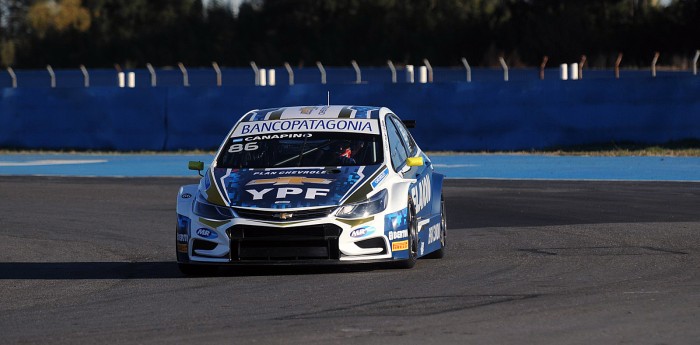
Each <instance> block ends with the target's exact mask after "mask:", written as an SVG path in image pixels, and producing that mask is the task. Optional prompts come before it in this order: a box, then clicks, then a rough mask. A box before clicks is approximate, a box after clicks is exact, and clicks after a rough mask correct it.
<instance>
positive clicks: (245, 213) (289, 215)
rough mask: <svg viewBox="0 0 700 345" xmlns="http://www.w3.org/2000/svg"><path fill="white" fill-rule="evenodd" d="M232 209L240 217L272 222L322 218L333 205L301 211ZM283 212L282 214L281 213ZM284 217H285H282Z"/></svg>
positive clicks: (328, 212)
mask: <svg viewBox="0 0 700 345" xmlns="http://www.w3.org/2000/svg"><path fill="white" fill-rule="evenodd" d="M233 209H234V211H236V214H238V216H239V217H241V218H248V219H256V220H267V221H273V222H283V221H295V220H307V219H316V218H324V217H326V216H328V215H329V214H331V212H333V210H335V207H324V208H315V209H312V210H301V211H285V210H284V209H280V210H276V211H261V210H255V209H249V208H239V207H234V208H233ZM283 214H284V215H283ZM282 217H284V218H285V219H282Z"/></svg>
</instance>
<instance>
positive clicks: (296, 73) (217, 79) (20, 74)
mask: <svg viewBox="0 0 700 345" xmlns="http://www.w3.org/2000/svg"><path fill="white" fill-rule="evenodd" d="M660 55H661V54H660V53H659V52H656V53H655V54H654V56H653V59H652V61H651V63H650V65H649V69H642V70H637V69H635V70H625V73H624V77H625V78H638V77H646V78H649V77H651V78H655V77H657V76H659V75H665V76H668V75H683V74H686V73H688V71H687V70H686V71H670V70H668V69H661V70H659V68H658V62H659V57H660ZM548 59H549V58H548V57H547V56H545V57H543V60H542V63H541V64H540V66H538V67H535V68H525V69H524V68H510V67H509V66H508V65H507V64H506V61H505V59H504V58H503V57H501V58H499V63H500V68H499V69H495V68H476V69H475V68H472V67H471V66H470V64H469V62H468V61H467V60H466V58H462V59H461V62H462V67H461V68H457V67H434V66H432V65H431V64H430V62H429V61H428V60H427V59H423V60H422V63H423V64H422V65H417V66H414V65H405V66H397V65H395V64H394V62H392V61H391V60H387V64H386V66H384V67H362V66H360V65H359V64H358V63H357V62H356V61H354V60H352V61H351V62H350V65H349V66H341V67H336V66H333V67H326V66H324V65H323V64H322V63H321V62H320V61H319V62H317V63H316V66H315V67H297V68H292V67H291V66H290V64H289V63H286V62H285V63H284V66H283V67H282V68H284V69H285V70H286V72H287V73H286V74H281V75H279V76H278V75H277V73H276V72H277V70H276V69H275V68H274V67H272V68H270V67H268V68H258V65H257V64H256V63H255V62H254V61H251V62H250V66H251V68H252V69H253V72H254V76H255V78H254V85H256V86H266V87H271V86H274V85H276V84H277V81H279V82H280V84H288V85H289V86H294V85H299V84H312V83H316V84H317V83H319V82H320V83H321V84H327V83H331V84H348V83H355V84H360V83H362V84H366V83H392V84H396V83H413V82H416V83H431V82H465V81H466V82H472V81H473V80H476V81H491V82H494V81H499V80H500V81H524V80H538V79H545V77H546V76H548V77H547V78H549V79H564V76H563V74H561V72H562V71H559V66H556V67H554V66H553V67H551V68H547V62H548ZM698 60H700V50H699V51H697V52H696V54H695V56H694V57H693V59H692V65H691V71H692V75H697V67H698ZM585 63H586V56H585V55H583V56H581V59H580V61H579V62H578V63H576V62H572V63H571V64H570V65H569V64H566V65H567V67H568V68H567V72H566V74H567V76H568V77H567V78H566V79H569V80H577V79H581V78H583V72H584V66H585ZM621 64H622V54H619V55H618V57H617V59H616V61H615V65H614V69H613V72H614V73H610V70H607V71H606V70H597V69H586V75H587V79H589V78H593V79H611V78H615V79H619V78H620V77H621V74H620V73H621ZM563 65H564V64H562V68H563ZM145 67H146V68H145V69H130V70H123V69H122V68H121V66H119V65H115V68H114V69H113V70H109V69H90V70H89V69H88V68H87V67H86V66H84V65H80V66H79V68H78V69H73V70H65V69H64V70H56V69H54V68H53V67H52V66H51V65H47V66H46V69H45V70H44V72H43V74H42V73H40V71H37V70H15V69H13V68H12V67H8V68H7V69H6V71H7V74H5V77H2V76H0V88H2V87H12V88H17V87H18V86H19V85H21V87H51V88H56V87H114V86H121V87H130V88H133V87H147V86H150V87H156V86H162V87H167V86H184V87H187V86H198V87H202V86H215V87H221V86H222V85H224V84H226V85H227V86H232V85H250V83H251V81H250V74H249V73H250V69H245V68H222V67H220V66H219V64H218V63H217V62H212V64H211V67H209V68H186V67H185V66H184V64H182V63H178V65H177V68H172V67H164V68H159V69H158V70H156V68H154V67H153V66H152V65H151V64H150V63H148V64H146V66H145ZM574 69H576V71H574ZM246 71H247V72H246ZM46 73H48V76H49V83H47V82H46ZM400 73H403V75H405V76H406V77H405V78H399V74H400ZM499 73H500V76H499V75H498V74H499ZM319 76H320V80H319ZM573 76H576V78H574V77H573ZM276 79H280V80H276ZM285 79H286V80H285ZM399 79H401V80H399ZM115 80H116V81H117V82H116V83H115Z"/></svg>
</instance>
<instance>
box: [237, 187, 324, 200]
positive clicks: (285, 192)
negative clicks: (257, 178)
mask: <svg viewBox="0 0 700 345" xmlns="http://www.w3.org/2000/svg"><path fill="white" fill-rule="evenodd" d="M274 189H275V188H265V189H262V190H257V189H246V190H245V191H246V192H248V193H250V194H251V195H252V196H253V200H262V199H263V197H264V196H265V194H267V193H269V192H271V191H272V190H274ZM330 191H331V190H330V189H325V188H307V189H306V193H304V190H303V189H301V188H277V193H273V195H274V194H276V196H275V198H276V199H286V198H287V196H291V195H300V194H302V193H304V199H308V200H314V199H316V197H317V196H326V195H328V193H329V192H330Z"/></svg>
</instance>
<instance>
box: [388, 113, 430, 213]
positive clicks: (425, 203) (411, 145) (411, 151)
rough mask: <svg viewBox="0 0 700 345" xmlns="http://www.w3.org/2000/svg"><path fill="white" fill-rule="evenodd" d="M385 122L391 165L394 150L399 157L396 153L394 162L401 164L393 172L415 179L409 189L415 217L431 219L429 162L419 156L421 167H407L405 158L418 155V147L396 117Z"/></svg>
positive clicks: (395, 166) (390, 116) (391, 117)
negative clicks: (421, 161) (414, 208)
mask: <svg viewBox="0 0 700 345" xmlns="http://www.w3.org/2000/svg"><path fill="white" fill-rule="evenodd" d="M386 122H387V126H386V128H387V135H388V136H389V147H390V149H391V150H392V165H394V158H395V157H394V153H393V151H394V150H395V149H396V150H397V151H398V152H399V153H400V155H399V154H398V153H397V156H396V160H397V163H401V164H397V165H394V169H395V171H396V172H398V173H401V172H402V171H403V177H404V178H415V179H416V183H414V184H413V185H412V186H411V188H410V193H411V198H412V199H413V203H414V204H415V207H416V215H417V216H418V217H419V218H424V219H428V218H431V216H433V210H432V207H431V205H432V203H431V199H432V194H433V193H432V188H431V178H432V169H431V168H430V167H429V164H430V162H429V161H428V160H427V157H425V156H424V155H421V157H422V158H423V159H424V161H423V165H421V166H413V167H407V166H406V158H408V157H414V156H416V155H417V154H418V146H417V145H416V143H415V141H414V140H413V138H412V137H411V135H410V134H409V133H408V130H407V129H406V127H405V126H404V124H403V122H401V120H399V119H398V118H397V117H396V116H394V115H389V116H387V121H386ZM392 140H393V141H394V142H395V143H394V144H392ZM392 146H394V147H392ZM399 159H401V161H398V160H399Z"/></svg>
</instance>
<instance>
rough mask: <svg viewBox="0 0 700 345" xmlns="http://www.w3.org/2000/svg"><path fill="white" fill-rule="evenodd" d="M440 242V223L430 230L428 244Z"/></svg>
mask: <svg viewBox="0 0 700 345" xmlns="http://www.w3.org/2000/svg"><path fill="white" fill-rule="evenodd" d="M439 240H440V223H437V224H435V225H433V226H431V227H430V228H428V244H431V243H433V242H435V241H439Z"/></svg>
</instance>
